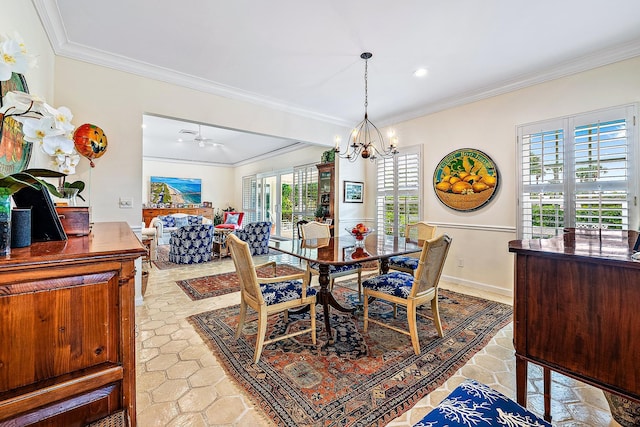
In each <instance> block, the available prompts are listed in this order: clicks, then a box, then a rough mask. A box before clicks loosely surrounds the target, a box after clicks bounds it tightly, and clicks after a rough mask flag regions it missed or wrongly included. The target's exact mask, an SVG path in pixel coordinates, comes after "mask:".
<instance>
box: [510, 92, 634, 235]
mask: <svg viewBox="0 0 640 427" xmlns="http://www.w3.org/2000/svg"><path fill="white" fill-rule="evenodd" d="M635 115H636V106H635V105H629V106H624V107H617V108H611V109H607V110H601V111H597V112H593V113H585V114H580V115H576V116H571V117H565V118H562V119H556V120H549V121H545V122H540V123H534V124H529V125H523V126H519V127H518V155H519V158H520V159H521V161H520V164H519V169H518V177H519V194H520V200H519V203H518V238H520V239H535V238H546V237H552V236H556V235H559V234H561V233H562V229H563V228H565V227H589V228H607V229H628V228H629V225H630V224H629V218H630V217H631V213H630V210H631V209H634V208H633V207H632V206H633V203H632V202H633V201H634V199H633V195H634V193H635V191H634V190H635V182H634V181H633V178H632V177H633V176H634V175H633V173H632V168H633V165H634V161H633V154H634V151H635V150H634V148H635V146H636V142H635V141H636V136H635Z"/></svg>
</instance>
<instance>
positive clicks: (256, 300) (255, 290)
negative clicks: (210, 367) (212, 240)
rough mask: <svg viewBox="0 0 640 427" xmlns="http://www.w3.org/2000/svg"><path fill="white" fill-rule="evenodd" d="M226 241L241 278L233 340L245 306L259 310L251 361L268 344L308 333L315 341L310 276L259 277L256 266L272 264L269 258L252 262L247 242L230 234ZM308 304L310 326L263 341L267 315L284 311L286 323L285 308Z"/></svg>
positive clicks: (273, 263) (238, 333)
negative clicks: (237, 315)
mask: <svg viewBox="0 0 640 427" xmlns="http://www.w3.org/2000/svg"><path fill="white" fill-rule="evenodd" d="M227 244H228V245H229V250H230V251H231V258H232V259H233V264H234V265H235V267H236V274H237V275H238V278H239V279H240V316H239V320H238V328H237V329H236V339H238V338H240V335H241V334H242V329H243V327H244V323H245V320H246V316H247V307H251V308H252V309H253V310H255V311H256V312H257V313H258V320H257V322H258V330H257V334H256V349H255V351H254V356H253V361H254V362H255V363H258V360H260V355H261V354H262V348H263V347H264V346H265V345H266V344H269V343H272V342H275V341H280V340H283V339H286V338H291V337H295V336H296V335H300V334H306V333H311V342H312V343H313V344H314V345H315V344H316V293H317V291H316V290H315V289H312V288H310V287H309V275H308V274H307V273H306V272H300V273H298V274H291V275H288V276H280V277H269V278H262V277H258V275H257V274H256V268H259V267H264V266H268V265H273V267H274V271H275V265H276V263H275V262H273V261H271V262H268V263H266V264H261V265H254V263H253V258H251V253H250V251H249V245H248V244H247V242H243V241H242V240H240V239H239V238H238V237H237V236H235V235H233V234H230V235H229V236H228V237H227ZM306 306H309V315H310V318H311V325H310V327H309V328H308V329H302V330H298V329H297V328H294V329H293V331H289V330H288V332H289V333H287V334H285V335H281V336H279V337H274V338H271V339H269V340H266V341H265V336H266V334H267V316H269V315H271V314H276V313H283V316H284V320H285V322H286V321H287V319H288V317H287V316H288V310H289V309H292V308H302V307H306Z"/></svg>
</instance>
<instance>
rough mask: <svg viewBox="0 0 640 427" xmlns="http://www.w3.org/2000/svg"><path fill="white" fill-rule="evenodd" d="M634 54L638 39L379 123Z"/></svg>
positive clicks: (409, 117)
mask: <svg viewBox="0 0 640 427" xmlns="http://www.w3.org/2000/svg"><path fill="white" fill-rule="evenodd" d="M637 56H640V39H634V40H631V41H629V42H627V43H624V44H621V45H618V46H616V47H613V48H608V49H602V50H600V51H597V52H594V53H591V54H589V55H584V56H581V57H578V58H575V59H573V60H570V61H566V62H564V63H563V64H560V65H557V66H555V67H552V68H545V69H540V70H537V71H533V72H530V73H526V74H523V75H522V76H520V77H517V78H514V79H509V80H503V81H501V82H498V83H495V84H493V85H491V86H488V87H485V88H482V89H478V90H474V91H469V92H465V93H461V94H459V95H456V96H453V97H450V98H446V99H444V100H441V101H437V102H434V103H432V104H430V105H428V106H426V107H424V108H420V109H417V110H413V111H410V112H407V113H404V114H399V115H396V116H393V117H391V118H387V119H385V120H383V121H381V122H380V125H381V126H390V125H393V124H397V123H400V122H404V121H407V120H412V119H416V118H418V117H422V116H426V115H428V114H433V113H437V112H439V111H444V110H448V109H450V108H454V107H459V106H461V105H465V104H470V103H472V102H476V101H481V100H483V99H487V98H491V97H494V96H498V95H503V94H505V93H509V92H514V91H516V90H520V89H524V88H527V87H530V86H535V85H537V84H541V83H546V82H549V81H552V80H556V79H559V78H562V77H567V76H570V75H573V74H577V73H581V72H584V71H588V70H592V69H594V68H598V67H603V66H605V65H610V64H613V63H616V62H620V61H624V60H627V59H631V58H635V57H637Z"/></svg>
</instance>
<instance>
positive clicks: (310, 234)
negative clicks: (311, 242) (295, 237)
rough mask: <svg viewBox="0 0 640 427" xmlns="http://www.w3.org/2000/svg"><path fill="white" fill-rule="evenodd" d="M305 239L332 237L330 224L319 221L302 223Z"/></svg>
mask: <svg viewBox="0 0 640 427" xmlns="http://www.w3.org/2000/svg"><path fill="white" fill-rule="evenodd" d="M301 230H302V238H303V239H305V240H306V239H322V238H329V237H331V229H330V228H329V224H323V223H321V222H318V221H311V222H309V223H307V224H303V225H302V228H301Z"/></svg>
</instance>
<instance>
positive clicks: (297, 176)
mask: <svg viewBox="0 0 640 427" xmlns="http://www.w3.org/2000/svg"><path fill="white" fill-rule="evenodd" d="M317 205H318V168H316V166H315V165H314V164H309V165H303V166H296V167H294V168H293V221H294V222H297V221H300V220H301V219H313V218H314V211H315V209H316V206H317Z"/></svg>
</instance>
